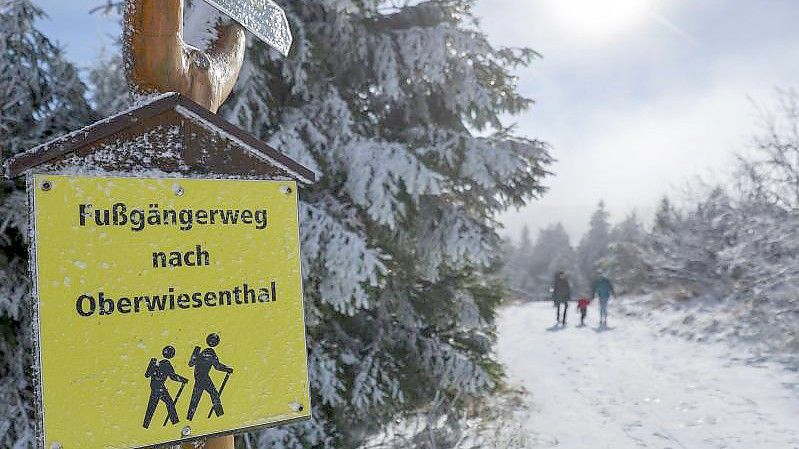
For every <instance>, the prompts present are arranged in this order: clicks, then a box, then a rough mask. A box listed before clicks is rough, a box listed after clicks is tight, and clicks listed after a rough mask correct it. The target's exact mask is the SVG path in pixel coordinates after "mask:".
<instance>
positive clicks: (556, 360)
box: [498, 303, 799, 449]
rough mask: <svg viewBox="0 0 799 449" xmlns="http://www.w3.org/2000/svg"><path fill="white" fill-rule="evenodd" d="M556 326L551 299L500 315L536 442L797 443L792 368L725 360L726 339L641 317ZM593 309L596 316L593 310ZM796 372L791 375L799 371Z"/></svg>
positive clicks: (667, 448)
mask: <svg viewBox="0 0 799 449" xmlns="http://www.w3.org/2000/svg"><path fill="white" fill-rule="evenodd" d="M573 312H574V309H573V308H571V307H570V310H569V314H570V315H571V316H570V318H571V319H572V322H571V323H569V325H568V326H567V327H566V328H565V329H563V330H560V329H558V330H554V329H553V328H551V327H550V326H552V323H553V321H554V319H555V317H554V315H555V312H554V309H553V308H552V304H551V303H533V304H526V305H518V306H510V307H507V308H505V309H503V310H502V312H501V316H500V321H499V345H498V348H499V356H500V359H501V360H502V361H503V363H505V365H506V367H507V372H508V376H509V380H510V381H511V382H512V383H514V384H517V385H522V386H524V387H525V389H526V390H527V391H528V392H529V393H530V395H529V404H530V412H531V413H530V417H529V422H528V424H527V426H528V430H529V431H530V433H531V434H533V435H536V442H535V443H534V444H533V446H532V447H536V448H537V447H542V448H545V447H558V448H564V449H606V448H607V449H634V448H656V449H711V448H712V449H716V448H719V449H720V448H730V449H733V448H735V449H792V448H794V449H795V448H799V426H797V423H799V397H797V396H796V394H795V393H794V392H792V391H791V390H789V389H787V388H785V387H783V382H786V383H787V382H790V381H793V382H795V381H796V379H795V376H796V375H795V374H793V375H792V374H790V373H787V372H785V371H784V370H781V369H779V368H776V367H771V366H768V365H765V366H763V367H754V366H746V365H741V364H740V362H738V363H732V362H728V361H727V360H728V358H726V357H725V355H724V354H725V352H726V349H725V348H722V347H721V345H709V344H697V343H690V342H687V341H684V340H681V339H679V338H677V337H664V336H658V335H655V334H654V333H653V332H652V331H651V330H650V329H649V327H647V326H646V324H645V323H644V322H642V321H639V320H637V319H636V318H626V317H624V318H617V319H616V320H615V321H614V319H613V311H612V310H611V320H610V324H611V329H610V330H609V331H605V332H599V331H598V330H597V329H596V313H597V312H596V309H595V308H594V307H593V306H592V309H591V310H590V311H589V319H588V321H589V322H590V326H591V327H585V328H579V327H575V326H574V323H575V322H579V320H574V319H573V318H574V316H573V315H574V314H573ZM592 314H593V316H592ZM792 377H793V378H792Z"/></svg>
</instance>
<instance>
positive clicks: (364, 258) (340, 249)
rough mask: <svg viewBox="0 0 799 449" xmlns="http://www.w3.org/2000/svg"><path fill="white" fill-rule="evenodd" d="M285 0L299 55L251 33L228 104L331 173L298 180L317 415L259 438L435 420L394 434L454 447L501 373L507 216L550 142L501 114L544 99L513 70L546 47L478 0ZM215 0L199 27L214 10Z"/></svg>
mask: <svg viewBox="0 0 799 449" xmlns="http://www.w3.org/2000/svg"><path fill="white" fill-rule="evenodd" d="M278 3H279V4H280V5H281V6H282V7H284V9H285V10H286V12H287V15H288V17H289V21H290V23H291V27H292V31H293V32H294V36H295V39H296V40H295V43H294V47H293V50H292V52H291V53H290V55H289V57H288V58H283V57H282V56H280V55H279V54H278V53H277V52H275V51H273V50H271V49H269V48H268V47H267V46H265V45H264V44H262V43H260V42H257V41H253V40H251V41H250V44H249V48H248V55H247V59H246V62H245V67H244V69H243V72H242V77H241V79H240V80H239V83H238V84H237V87H236V90H235V92H234V94H233V96H232V98H231V100H229V101H228V103H227V104H226V105H225V106H224V107H223V109H222V110H221V111H220V113H221V114H223V115H224V116H226V117H227V118H228V119H229V120H231V121H233V122H235V123H237V124H238V125H239V126H240V127H242V128H243V129H245V130H247V131H249V132H251V133H253V134H255V135H256V136H257V137H259V138H261V139H263V140H265V141H267V142H268V143H270V144H271V145H272V146H274V147H275V148H277V149H279V150H280V151H282V152H284V153H286V154H288V155H289V156H291V157H293V158H294V159H295V160H297V161H299V162H300V163H303V164H305V165H306V166H308V167H309V168H311V169H313V170H315V171H316V172H317V173H318V175H319V182H318V183H317V184H316V185H315V186H312V187H310V188H308V189H305V190H304V191H303V192H302V194H301V203H302V204H301V234H302V250H303V266H304V275H305V292H306V305H307V307H306V308H307V315H306V316H307V324H308V332H309V343H310V350H309V355H310V368H311V387H312V392H313V394H314V401H315V405H314V407H313V410H314V420H313V421H312V422H311V423H309V424H302V425H296V426H288V427H283V428H280V429H274V430H270V431H268V432H263V433H259V434H255V435H251V436H250V437H248V441H249V442H250V443H251V444H252V445H254V446H255V447H257V448H259V449H261V448H263V449H266V448H308V447H314V448H327V447H331V448H332V447H335V448H354V447H358V446H360V445H361V444H364V442H365V441H367V440H368V439H369V437H370V436H375V435H378V434H381V433H382V432H384V431H385V429H386V428H387V425H388V424H389V423H392V422H394V423H396V422H405V421H408V422H410V421H413V420H416V422H418V420H419V419H422V418H420V416H423V417H424V422H425V423H429V425H425V426H421V428H420V427H419V426H400V427H403V428H405V429H411V428H413V429H420V430H407V432H417V431H418V432H421V434H420V436H418V437H417V435H402V438H397V440H396V443H392V442H391V440H390V439H389V441H388V442H387V443H386V445H388V446H391V445H402V444H406V442H407V441H418V443H415V444H416V446H415V447H420V448H423V447H439V448H444V447H452V446H453V445H454V444H455V442H456V441H458V440H459V438H458V437H457V433H458V432H460V431H462V429H464V428H465V427H464V426H459V425H456V424H454V423H456V422H459V420H460V419H461V418H462V417H463V411H464V410H465V408H466V407H467V405H469V404H470V403H473V402H474V401H475V400H478V399H479V398H481V397H482V396H483V395H484V394H486V393H487V392H489V391H491V390H492V389H494V388H495V387H496V386H497V385H498V383H499V382H500V377H499V373H500V370H499V367H498V366H497V364H496V362H495V361H494V360H493V359H492V358H491V355H490V354H491V351H490V348H491V345H492V343H493V340H494V314H495V308H496V306H497V305H498V304H499V301H500V299H501V297H502V290H503V286H502V285H501V284H500V283H499V282H498V281H497V279H499V278H498V277H497V276H496V271H497V270H498V267H499V261H500V255H501V254H500V253H501V251H500V246H501V239H500V238H499V236H498V235H497V232H496V230H497V228H498V226H499V225H498V222H497V217H498V215H499V214H500V213H501V212H502V211H504V210H506V209H507V208H509V207H518V206H521V205H524V204H526V203H527V202H528V201H530V200H532V199H534V198H537V197H538V196H539V195H540V194H542V193H543V191H544V187H543V186H542V185H541V180H542V178H543V177H544V176H546V175H547V174H548V173H547V170H546V168H547V165H548V164H549V162H550V156H549V154H548V148H547V146H546V145H545V144H544V143H542V142H540V141H537V140H531V139H528V138H525V137H521V136H518V135H516V134H514V132H513V130H512V129H511V128H509V127H507V126H506V125H504V124H503V122H502V121H501V119H500V117H501V116H504V115H505V114H514V113H519V112H522V111H524V110H525V109H527V108H528V107H529V106H530V105H531V100H530V99H528V98H524V97H522V96H521V95H520V94H519V93H518V92H517V90H516V78H515V77H514V76H513V75H512V73H511V71H512V70H513V69H514V68H515V67H519V66H523V65H526V64H528V63H530V62H531V60H532V59H533V58H534V57H535V56H536V54H535V53H534V52H533V51H531V50H529V49H508V48H495V47H494V46H492V45H491V44H490V43H489V42H488V40H487V38H486V36H485V35H484V34H483V33H482V32H480V30H479V28H478V27H477V25H476V20H475V18H474V17H473V16H472V14H471V11H470V7H471V5H472V3H473V1H472V0H447V1H443V2H442V1H432V0H431V1H422V2H414V3H407V4H398V3H389V2H385V1H383V0H367V1H361V2H348V1H344V2H342V1H338V0H309V1H303V2H290V1H288V0H280V1H278ZM202 8H207V7H206V6H205V5H204V4H203V3H202V2H194V10H193V11H192V12H191V13H190V16H192V15H194V14H196V17H200V18H201V19H202V20H197V21H193V20H189V21H188V22H189V23H192V26H197V24H198V23H201V22H203V21H205V22H206V24H208V23H212V22H213V21H214V20H216V19H214V18H213V14H209V13H208V11H202ZM194 31H196V30H194ZM192 33H193V32H192V30H187V35H191V34H192ZM197 35H198V36H201V35H202V32H200V33H197ZM192 43H193V44H195V45H198V46H201V45H202V42H192ZM103 70H107V68H101V69H100V70H98V71H97V72H96V73H98V74H99V76H100V78H99V79H104V78H103V77H102V73H103ZM106 92H107V91H103V95H106ZM119 95H120V98H121V96H122V95H124V94H123V93H120V94H119ZM475 131H480V133H479V134H477V133H475ZM440 423H445V424H446V425H444V426H443V427H442V425H441V424H440ZM459 429H461V430H459ZM421 435H423V436H424V438H422V437H421Z"/></svg>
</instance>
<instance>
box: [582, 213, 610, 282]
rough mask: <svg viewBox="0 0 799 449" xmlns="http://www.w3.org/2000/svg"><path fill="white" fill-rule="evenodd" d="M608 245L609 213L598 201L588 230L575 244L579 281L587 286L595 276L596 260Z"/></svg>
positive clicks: (603, 253)
mask: <svg viewBox="0 0 799 449" xmlns="http://www.w3.org/2000/svg"><path fill="white" fill-rule="evenodd" d="M608 245H610V214H608V212H607V210H605V202H604V201H600V202H599V206H598V207H597V209H596V211H594V213H593V215H591V222H590V227H589V229H588V232H587V233H586V234H585V235H584V236H583V238H582V240H580V244H579V245H578V246H577V260H578V265H579V269H580V272H579V273H578V274H579V276H580V283H581V285H583V286H584V287H585V288H588V286H589V285H590V283H591V282H592V280H593V278H594V277H595V276H596V269H597V265H596V264H597V262H598V261H599V259H600V258H602V257H603V256H604V255H605V254H606V253H607V249H608Z"/></svg>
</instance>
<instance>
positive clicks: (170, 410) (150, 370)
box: [143, 346, 189, 429]
mask: <svg viewBox="0 0 799 449" xmlns="http://www.w3.org/2000/svg"><path fill="white" fill-rule="evenodd" d="M162 354H163V356H164V358H163V359H162V360H161V361H160V362H159V361H157V360H156V359H155V358H152V359H150V364H149V365H148V366H147V371H145V372H144V377H146V378H149V379H150V400H149V402H148V403H147V412H146V413H145V415H144V424H143V425H144V428H145V429H148V428H149V427H150V422H151V421H152V419H153V414H155V409H156V407H158V403H159V402H163V403H164V405H165V406H166V411H167V421H171V422H172V424H177V423H178V422H179V421H180V419H179V418H178V412H177V409H176V408H175V403H176V402H177V400H178V399H179V398H180V393H181V392H183V387H185V386H186V383H187V382H188V381H189V379H187V378H185V377H183V376H180V375H179V374H177V373H175V369H174V367H173V366H172V362H170V361H169V359H171V358H173V357H175V348H174V347H172V346H167V347H165V348H164V350H163V351H162ZM168 379H172V380H173V381H175V382H180V384H181V385H180V390H178V394H177V395H176V396H175V399H172V396H171V395H170V394H169V389H168V388H167V385H166V382H167V380H168ZM167 421H164V425H166V423H167Z"/></svg>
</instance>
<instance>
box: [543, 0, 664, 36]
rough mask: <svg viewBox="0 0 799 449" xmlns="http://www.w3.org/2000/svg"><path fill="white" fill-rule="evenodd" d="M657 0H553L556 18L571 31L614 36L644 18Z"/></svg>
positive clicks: (550, 2) (590, 34)
mask: <svg viewBox="0 0 799 449" xmlns="http://www.w3.org/2000/svg"><path fill="white" fill-rule="evenodd" d="M654 3H655V0H550V1H549V2H548V4H549V7H550V8H551V10H552V13H553V15H554V16H555V18H556V19H557V20H558V21H559V22H560V23H561V24H562V25H563V26H564V27H567V28H569V31H572V32H577V33H580V34H585V35H589V36H592V37H612V36H614V35H618V34H619V33H621V32H623V31H626V30H629V29H630V28H633V27H634V26H636V25H638V24H639V23H640V22H642V21H643V19H645V18H646V17H647V16H648V15H649V14H650V11H651V10H652V8H653V6H654Z"/></svg>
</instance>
